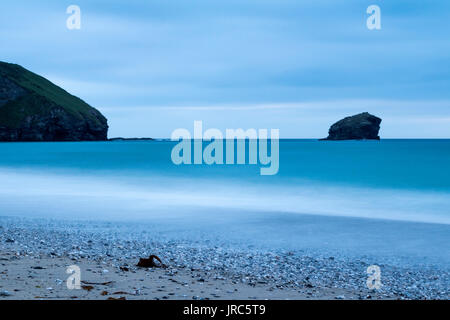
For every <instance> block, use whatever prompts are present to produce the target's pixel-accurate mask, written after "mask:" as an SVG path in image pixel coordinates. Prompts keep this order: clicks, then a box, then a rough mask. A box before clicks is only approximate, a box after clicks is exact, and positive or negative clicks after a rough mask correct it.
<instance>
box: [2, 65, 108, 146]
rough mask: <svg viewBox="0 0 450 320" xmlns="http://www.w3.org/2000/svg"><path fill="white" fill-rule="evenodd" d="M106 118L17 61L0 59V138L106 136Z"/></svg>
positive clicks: (14, 139) (77, 139)
mask: <svg viewBox="0 0 450 320" xmlns="http://www.w3.org/2000/svg"><path fill="white" fill-rule="evenodd" d="M107 134H108V124H107V120H106V118H105V117H104V116H103V115H102V114H101V113H100V112H99V111H98V110H96V109H94V108H93V107H91V106H89V105H88V104H87V103H85V102H84V101H83V100H81V99H79V98H77V97H75V96H73V95H71V94H69V93H68V92H66V91H65V90H63V89H61V88H60V87H58V86H56V85H54V84H53V83H51V82H50V81H48V80H46V79H45V78H43V77H41V76H39V75H37V74H34V73H32V72H30V71H28V70H26V69H24V68H22V67H21V66H19V65H15V64H10V63H4V62H0V141H83V140H87V141H93V140H106V139H107Z"/></svg>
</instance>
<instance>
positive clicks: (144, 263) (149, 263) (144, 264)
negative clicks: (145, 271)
mask: <svg viewBox="0 0 450 320" xmlns="http://www.w3.org/2000/svg"><path fill="white" fill-rule="evenodd" d="M155 260H156V261H158V262H159V263H156V262H155ZM136 266H137V267H140V268H167V266H166V265H165V264H164V263H162V261H161V259H160V258H159V257H158V256H155V255H151V256H150V257H149V258H148V259H146V258H141V259H139V262H138V264H137V265H136Z"/></svg>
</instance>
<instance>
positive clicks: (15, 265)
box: [0, 217, 450, 300]
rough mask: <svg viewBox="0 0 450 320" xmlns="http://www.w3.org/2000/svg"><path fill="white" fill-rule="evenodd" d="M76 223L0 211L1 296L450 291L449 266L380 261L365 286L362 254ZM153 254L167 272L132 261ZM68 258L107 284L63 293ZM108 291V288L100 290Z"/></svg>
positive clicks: (363, 295) (408, 295)
mask: <svg viewBox="0 0 450 320" xmlns="http://www.w3.org/2000/svg"><path fill="white" fill-rule="evenodd" d="M39 221H40V222H39ZM78 226H79V227H78V228H73V227H71V228H66V227H65V225H64V222H55V221H53V224H50V223H48V221H47V220H45V219H41V220H40V219H26V218H2V217H0V276H1V278H0V295H1V296H0V299H71V297H77V298H76V299H101V300H104V299H108V298H122V297H125V298H126V299H178V300H190V299H195V300H200V299H205V300H207V299H244V300H247V299H259V300H263V299H276V300H279V299H449V297H450V292H449V287H450V286H449V284H450V280H449V279H450V278H449V270H448V269H446V268H438V267H435V268H434V267H429V268H425V267H423V268H417V267H411V268H408V267H397V266H394V265H383V264H381V265H380V268H381V270H382V277H381V282H382V287H381V289H380V290H369V289H368V288H367V287H366V280H367V277H368V275H367V273H366V269H367V267H368V266H369V265H370V263H369V262H368V261H366V260H367V259H366V260H365V259H364V258H361V259H358V258H354V257H341V256H327V257H326V256H324V257H322V256H315V255H311V254H305V253H301V252H292V251H285V250H253V249H246V248H224V247H221V246H220V244H217V243H208V241H204V242H196V241H192V242H191V241H181V240H173V239H161V238H160V237H158V235H156V234H155V235H154V236H152V235H150V236H149V238H148V239H142V240H140V239H138V238H136V237H134V236H133V235H123V234H120V233H119V232H117V230H118V229H120V223H119V222H103V223H95V222H85V223H80V222H78ZM149 239H150V240H149ZM150 254H155V255H158V256H159V257H160V258H161V259H162V260H163V263H164V264H166V265H167V266H168V268H167V269H159V268H153V269H145V268H144V269H142V268H137V267H135V265H136V263H137V262H138V260H139V258H143V257H148V256H149V255H150ZM74 264H75V265H79V266H80V268H81V270H82V280H83V279H85V280H84V281H88V282H92V283H105V282H109V281H113V284H112V285H92V287H93V288H91V289H90V290H89V291H88V290H83V289H81V290H68V289H67V287H66V279H67V277H68V276H69V275H68V274H66V273H65V271H66V268H67V267H68V266H69V265H74ZM106 270H107V271H106ZM124 270H127V271H124ZM49 288H51V289H49ZM16 290H19V291H16ZM74 291H76V293H74ZM105 291H106V292H108V294H105V295H102V293H103V294H104V292H105ZM5 292H7V293H6V294H2V293H5ZM115 292H123V294H122V295H121V294H114V293H115ZM125 293H127V294H125ZM73 299H75V298H73Z"/></svg>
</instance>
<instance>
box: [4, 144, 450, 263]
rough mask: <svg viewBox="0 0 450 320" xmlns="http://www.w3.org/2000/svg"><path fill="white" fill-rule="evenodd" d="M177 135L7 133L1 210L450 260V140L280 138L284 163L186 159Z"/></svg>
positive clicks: (394, 257) (405, 259)
mask: <svg viewBox="0 0 450 320" xmlns="http://www.w3.org/2000/svg"><path fill="white" fill-rule="evenodd" d="M203 143H204V144H205V146H206V145H207V143H206V142H203ZM176 144H177V142H172V141H166V140H155V141H105V142H39V143H33V142H21V143H0V216H2V217H18V218H43V219H57V220H58V219H59V220H83V221H111V222H114V223H117V224H126V223H135V224H136V225H137V226H139V228H145V227H146V226H151V227H152V228H153V229H154V228H158V230H160V232H162V233H163V234H164V235H165V236H166V237H167V238H168V239H171V238H173V239H184V240H186V239H188V240H189V239H192V240H198V239H201V240H202V241H210V242H212V243H215V242H217V243H221V244H222V245H223V244H226V245H229V246H231V247H232V246H237V247H238V246H244V245H245V246H249V247H254V248H265V249H269V250H270V249H271V248H273V249H280V248H281V249H284V250H294V251H295V250H304V251H308V252H313V251H315V250H316V251H320V252H327V253H329V254H335V255H336V254H345V255H357V256H366V255H368V256H375V257H380V259H381V258H383V259H391V260H390V261H395V263H423V264H430V265H440V266H445V267H448V266H450V245H449V244H450V140H445V139H442V140H395V139H383V140H381V141H317V140H280V142H279V170H278V173H277V174H275V175H261V174H260V168H261V167H264V165H262V164H248V163H247V164H239V165H238V164H234V165H230V164H228V165H227V164H222V165H221V164H212V165H208V164H197V165H194V164H191V165H188V164H181V165H176V164H174V162H173V161H172V158H171V152H172V149H173V148H174V146H175V145H176Z"/></svg>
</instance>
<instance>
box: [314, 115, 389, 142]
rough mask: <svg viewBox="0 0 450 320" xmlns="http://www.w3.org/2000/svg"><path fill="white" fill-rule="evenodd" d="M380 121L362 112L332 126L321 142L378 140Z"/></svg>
mask: <svg viewBox="0 0 450 320" xmlns="http://www.w3.org/2000/svg"><path fill="white" fill-rule="evenodd" d="M380 123H381V119H380V118H378V117H375V116H373V115H371V114H370V113H368V112H363V113H360V114H357V115H354V116H351V117H346V118H344V119H342V120H340V121H338V122H336V123H335V124H333V125H332V126H331V128H330V130H329V131H328V137H327V138H325V139H323V140H363V139H369V140H380V136H379V135H378V132H379V131H380Z"/></svg>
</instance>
